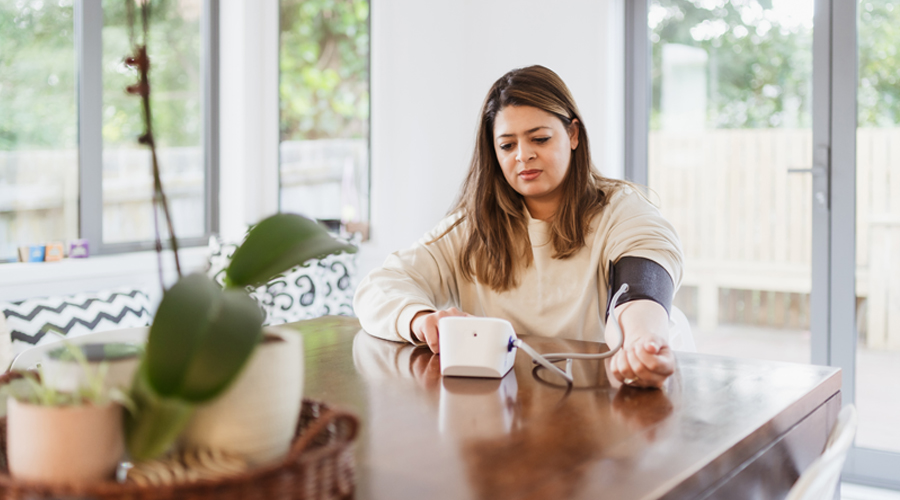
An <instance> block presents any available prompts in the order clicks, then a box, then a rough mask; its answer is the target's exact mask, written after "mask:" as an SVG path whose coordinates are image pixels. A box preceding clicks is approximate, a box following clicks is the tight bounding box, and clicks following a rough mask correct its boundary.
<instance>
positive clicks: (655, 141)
mask: <svg viewBox="0 0 900 500" xmlns="http://www.w3.org/2000/svg"><path fill="white" fill-rule="evenodd" d="M857 141H858V142H857V152H858V160H857V207H858V208H857V213H856V219H857V234H856V248H857V255H856V276H857V283H856V294H857V297H858V300H857V303H858V304H859V307H858V308H857V309H858V313H859V314H858V316H859V321H858V324H859V328H860V334H861V335H864V336H865V338H866V342H867V343H868V345H869V346H871V347H875V348H891V349H900V262H895V261H896V260H897V259H893V258H892V256H893V255H894V254H897V253H898V251H900V128H887V129H860V130H859V132H858V134H857ZM895 145H896V146H895ZM811 163H812V135H811V132H810V131H809V130H789V129H751V130H742V129H732V130H727V129H726V130H709V131H701V132H685V133H680V132H669V131H666V132H662V131H654V132H651V134H650V151H649V164H650V187H651V189H652V191H653V193H651V198H653V199H654V201H657V202H658V203H659V204H660V208H661V210H662V212H663V214H664V215H665V216H666V217H667V218H668V219H669V220H670V221H672V223H673V224H674V225H675V227H676V229H677V230H678V232H679V235H680V236H681V240H682V244H683V246H684V252H685V258H686V262H685V264H686V265H685V279H684V286H685V287H686V288H685V290H684V293H683V294H682V296H681V297H679V298H678V300H679V303H680V304H681V305H682V307H683V308H684V309H685V310H686V311H687V312H688V313H689V314H693V315H694V316H695V318H696V319H697V323H698V326H699V328H701V329H706V330H708V329H712V328H715V327H716V325H717V324H718V323H719V322H720V321H721V322H747V323H754V324H766V325H772V326H782V327H793V328H798V327H799V328H808V324H809V319H808V318H809V304H808V296H809V292H810V276H811V272H810V266H811V255H812V199H811V189H812V179H811V176H810V174H792V173H788V169H792V168H810V167H811ZM832 189H835V190H839V189H841V186H833V187H832ZM657 196H658V198H657ZM893 200H896V201H893Z"/></svg>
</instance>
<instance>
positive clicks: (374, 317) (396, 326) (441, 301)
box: [353, 216, 465, 343]
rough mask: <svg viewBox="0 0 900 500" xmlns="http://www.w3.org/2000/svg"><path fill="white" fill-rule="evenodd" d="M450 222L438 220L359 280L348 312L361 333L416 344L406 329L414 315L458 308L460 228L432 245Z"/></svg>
mask: <svg viewBox="0 0 900 500" xmlns="http://www.w3.org/2000/svg"><path fill="white" fill-rule="evenodd" d="M455 220H456V217H455V216H452V217H448V218H446V219H444V220H443V221H441V223H440V224H439V225H438V226H437V227H436V228H435V229H434V230H432V231H431V232H429V233H428V234H426V235H425V236H424V237H423V238H422V239H421V240H419V242H417V243H416V244H415V245H413V246H412V247H411V248H408V249H406V250H400V251H398V252H394V253H392V254H391V255H389V256H388V258H387V259H386V260H385V262H384V265H383V266H382V267H381V268H379V269H375V270H373V271H372V272H370V273H369V275H368V276H366V277H365V278H364V279H363V280H362V282H361V283H360V284H359V287H358V288H357V289H356V295H355V296H354V297H353V310H354V311H355V313H356V316H357V317H358V318H359V322H360V324H361V325H362V327H363V329H364V330H366V331H367V332H369V333H370V334H371V335H374V336H376V337H380V338H383V339H387V340H394V341H399V342H412V343H418V342H417V341H415V340H414V339H413V338H412V335H411V332H410V330H409V324H410V322H411V321H412V318H413V316H415V315H416V313H418V312H420V311H427V310H438V309H446V308H448V307H451V306H456V305H458V302H459V289H458V287H457V279H458V276H457V268H458V265H457V259H458V255H459V252H460V249H461V241H462V228H461V226H462V224H460V225H459V226H456V227H455V228H454V229H453V230H452V231H450V232H449V233H447V234H446V235H444V236H443V237H442V238H440V239H439V240H437V241H434V242H432V240H434V238H436V237H437V236H439V235H440V234H441V233H443V232H444V231H445V230H446V229H447V228H448V227H449V226H450V225H451V224H452V223H453V222H455ZM463 224H465V223H463Z"/></svg>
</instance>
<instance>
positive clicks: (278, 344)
mask: <svg viewBox="0 0 900 500" xmlns="http://www.w3.org/2000/svg"><path fill="white" fill-rule="evenodd" d="M264 333H265V334H266V336H267V337H268V338H269V340H267V341H264V342H263V343H262V344H260V345H259V346H258V347H257V348H256V350H254V352H253V354H252V355H251V357H250V359H249V360H248V362H247V366H245V367H244V369H243V370H242V371H241V373H240V375H238V378H237V380H235V382H234V384H232V385H231V387H229V389H228V390H227V391H225V393H224V394H222V395H221V396H220V397H218V398H216V399H215V400H214V401H212V402H210V403H209V404H206V405H203V406H200V407H198V408H197V411H196V412H195V413H194V416H193V417H192V419H191V422H190V423H189V424H188V427H187V429H186V430H185V432H184V434H183V442H184V444H185V445H186V446H188V447H191V446H203V447H208V448H212V449H218V450H222V451H226V452H231V453H237V454H240V455H242V456H244V457H245V458H246V459H247V460H248V461H250V462H251V463H252V464H261V463H264V462H269V461H272V460H277V459H279V458H281V457H283V456H284V455H285V454H286V453H287V452H288V450H289V449H290V446H291V441H292V440H293V437H294V432H295V430H296V428H297V421H298V419H299V416H300V406H301V404H302V400H303V339H302V338H301V336H300V333H298V332H296V331H292V330H286V329H282V328H276V327H266V328H265V329H264Z"/></svg>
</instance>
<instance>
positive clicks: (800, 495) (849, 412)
mask: <svg viewBox="0 0 900 500" xmlns="http://www.w3.org/2000/svg"><path fill="white" fill-rule="evenodd" d="M858 425H859V419H858V416H857V414H856V407H855V406H854V405H852V404H851V405H847V406H845V407H844V409H843V410H841V413H840V414H838V418H837V423H836V424H835V425H834V429H832V430H831V434H829V436H828V442H827V443H825V451H824V452H822V454H821V455H820V456H819V458H817V459H816V460H815V461H814V462H813V463H812V465H810V466H809V467H808V468H807V469H806V470H805V471H804V472H803V474H801V475H800V479H798V480H797V482H796V483H794V486H793V487H792V488H791V491H790V493H788V496H787V498H786V500H822V499H832V498H835V493H836V492H837V488H838V485H839V483H840V479H841V469H843V468H844V461H845V460H846V459H847V453H848V452H849V451H850V446H852V445H853V439H854V438H855V437H856V428H857V426H858Z"/></svg>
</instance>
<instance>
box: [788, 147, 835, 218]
mask: <svg viewBox="0 0 900 500" xmlns="http://www.w3.org/2000/svg"><path fill="white" fill-rule="evenodd" d="M829 157H830V154H829V149H828V148H827V147H825V146H818V147H816V148H815V149H813V164H812V167H811V168H789V169H788V170H787V171H788V173H789V174H812V175H813V191H814V192H813V199H814V200H815V201H816V203H817V204H818V205H819V206H821V207H823V208H825V209H827V210H830V209H831V203H830V202H831V200H830V193H829V191H830V188H829V181H830V180H829V178H828V165H829V163H830V158H829Z"/></svg>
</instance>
